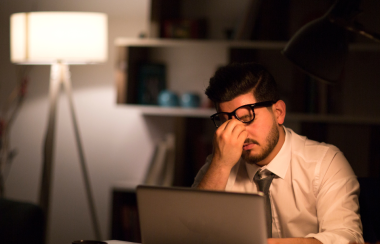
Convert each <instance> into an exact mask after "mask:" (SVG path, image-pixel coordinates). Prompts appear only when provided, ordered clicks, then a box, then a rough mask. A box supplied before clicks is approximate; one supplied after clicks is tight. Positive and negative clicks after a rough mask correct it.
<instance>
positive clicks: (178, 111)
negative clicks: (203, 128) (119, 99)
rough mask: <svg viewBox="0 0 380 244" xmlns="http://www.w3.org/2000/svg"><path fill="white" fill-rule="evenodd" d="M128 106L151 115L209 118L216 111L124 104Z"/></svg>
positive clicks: (210, 109) (211, 109)
mask: <svg viewBox="0 0 380 244" xmlns="http://www.w3.org/2000/svg"><path fill="white" fill-rule="evenodd" d="M126 106H128V107H129V108H134V109H139V110H140V112H141V114H143V115H153V116H175V117H198V118H210V116H211V115H213V114H214V113H216V111H215V109H213V108H181V107H160V106H145V105H126Z"/></svg>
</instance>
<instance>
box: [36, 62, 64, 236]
mask: <svg viewBox="0 0 380 244" xmlns="http://www.w3.org/2000/svg"><path fill="white" fill-rule="evenodd" d="M61 80H62V69H61V66H60V64H58V63H54V64H52V66H51V69H50V85H49V86H50V87H49V105H50V107H49V116H48V127H47V130H46V135H45V142H44V149H43V165H42V180H41V186H40V196H39V205H40V206H41V208H42V210H43V212H44V217H45V219H44V221H45V223H44V225H45V233H47V226H48V221H49V210H50V192H51V190H50V189H51V185H52V184H51V183H52V168H53V156H54V137H55V125H56V114H57V100H58V95H59V91H60V84H61ZM45 238H46V234H45Z"/></svg>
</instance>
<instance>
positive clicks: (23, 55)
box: [11, 12, 108, 240]
mask: <svg viewBox="0 0 380 244" xmlns="http://www.w3.org/2000/svg"><path fill="white" fill-rule="evenodd" d="M107 39H108V36H107V16H106V15H105V14H102V13H88V12H30V13H16V14H13V15H11V61H12V62H13V63H17V64H50V65H51V72H50V91H49V103H50V108H49V117H48V126H47V131H46V136H45V142H44V149H43V172H42V180H41V188H40V199H39V201H40V205H41V207H42V208H43V210H44V212H45V226H48V216H49V205H50V204H49V202H50V193H51V189H50V188H51V183H52V177H53V175H52V167H53V158H54V157H53V156H54V139H55V125H56V112H57V101H58V96H59V93H60V90H61V87H64V91H65V93H66V95H67V96H68V100H69V109H70V114H71V118H72V122H73V126H74V132H75V140H76V144H77V149H78V153H79V157H80V164H81V170H82V174H83V179H84V184H85V189H86V194H87V199H88V203H89V208H90V214H91V218H92V223H93V228H94V232H95V235H96V238H97V239H98V240H101V235H100V228H99V222H98V219H97V215H96V210H95V204H94V199H93V195H92V191H91V185H90V180H89V176H88V173H87V166H86V162H85V157H84V152H83V147H82V142H81V139H80V134H79V128H78V124H77V119H76V115H75V111H74V104H73V99H72V91H71V79H70V71H69V65H73V64H92V63H100V62H104V61H106V59H107Z"/></svg>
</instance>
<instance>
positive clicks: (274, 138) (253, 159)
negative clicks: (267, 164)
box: [241, 123, 280, 164]
mask: <svg viewBox="0 0 380 244" xmlns="http://www.w3.org/2000/svg"><path fill="white" fill-rule="evenodd" d="M276 125H277V124H276V123H273V126H272V128H271V130H270V132H269V134H268V136H267V138H266V146H264V147H263V148H262V149H263V151H262V153H260V154H258V155H250V153H251V150H247V151H243V153H242V155H241V157H242V158H243V159H244V160H245V161H246V162H247V163H249V164H257V163H259V162H260V161H262V160H264V159H265V158H266V157H268V155H269V154H270V153H271V152H272V151H273V149H274V148H275V147H276V145H277V142H278V140H279V138H280V133H279V131H278V128H277V126H276ZM244 143H255V144H257V145H260V144H259V143H258V142H257V141H256V140H253V139H250V138H247V139H246V140H245V142H244Z"/></svg>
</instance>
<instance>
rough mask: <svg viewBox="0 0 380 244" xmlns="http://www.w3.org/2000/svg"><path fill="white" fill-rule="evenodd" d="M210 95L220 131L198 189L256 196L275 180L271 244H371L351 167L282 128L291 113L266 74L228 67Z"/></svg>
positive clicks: (255, 68) (253, 67)
mask: <svg viewBox="0 0 380 244" xmlns="http://www.w3.org/2000/svg"><path fill="white" fill-rule="evenodd" d="M206 95H207V96H208V97H209V98H210V99H211V100H212V101H213V102H214V103H215V106H216V109H217V112H218V113H216V114H214V115H213V116H212V119H213V121H214V124H215V125H216V127H217V130H216V132H215V136H214V140H213V143H214V149H213V153H212V155H210V156H209V157H208V158H207V160H206V164H205V165H204V166H203V167H202V169H201V170H200V171H199V173H198V175H197V176H196V178H195V181H194V185H193V187H198V188H200V189H209V190H226V191H236V192H247V193H257V192H258V186H259V183H258V182H259V181H260V179H261V178H264V179H269V181H271V183H269V184H270V186H269V185H268V186H269V193H267V196H268V200H267V201H266V204H267V206H268V208H267V209H266V211H267V214H268V213H269V215H268V216H269V217H267V220H268V221H267V222H268V223H269V225H268V229H269V233H268V236H269V237H273V238H269V239H268V243H324V244H327V243H349V242H351V243H352V242H353V243H363V242H364V241H363V238H362V226H361V221H360V216H359V213H358V211H359V204H358V194H359V183H358V181H357V179H356V176H355V174H354V172H353V171H352V169H351V167H350V165H349V163H348V162H347V160H346V159H345V157H344V156H343V154H342V152H340V151H339V150H338V149H337V148H336V147H334V146H332V145H328V144H325V143H318V142H315V141H312V140H309V139H307V138H306V137H303V136H300V135H297V134H296V133H294V132H293V131H292V130H291V129H288V128H285V127H284V126H283V123H284V120H285V114H286V106H285V103H284V101H282V100H280V99H279V94H278V92H277V88H276V83H275V81H274V79H273V77H272V76H271V74H270V73H269V72H268V71H267V70H265V68H263V67H262V66H261V65H258V64H252V63H245V64H231V65H227V66H225V67H222V68H220V69H218V70H217V72H216V73H215V75H214V77H212V78H211V79H210V84H209V87H208V88H207V89H206ZM268 177H269V178H268ZM267 182H268V181H267ZM268 211H269V212H268ZM270 222H272V223H271V224H270ZM270 229H271V230H270ZM279 238H281V239H279Z"/></svg>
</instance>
